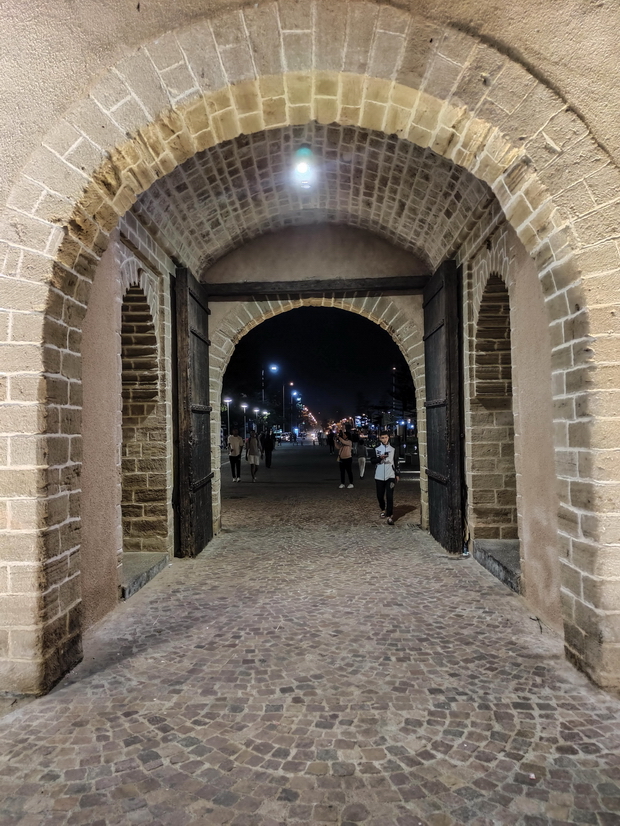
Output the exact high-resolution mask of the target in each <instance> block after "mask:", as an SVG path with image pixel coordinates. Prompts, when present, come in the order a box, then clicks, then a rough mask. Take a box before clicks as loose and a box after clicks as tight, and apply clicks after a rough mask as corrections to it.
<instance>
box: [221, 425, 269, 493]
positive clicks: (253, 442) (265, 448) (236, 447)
mask: <svg viewBox="0 0 620 826" xmlns="http://www.w3.org/2000/svg"><path fill="white" fill-rule="evenodd" d="M275 446H276V437H275V436H274V435H273V432H272V431H271V430H269V431H266V432H264V433H261V434H260V436H259V435H257V433H256V431H255V430H254V429H252V430H250V433H249V436H248V438H247V439H246V440H245V442H244V441H243V439H242V438H241V436H240V435H239V430H238V429H237V428H236V427H235V428H233V432H232V434H231V435H230V436H229V437H228V458H229V459H230V469H231V471H232V477H233V482H240V481H241V455H242V453H243V452H244V450H245V460H246V462H249V464H250V475H251V477H252V481H253V482H256V475H257V473H258V468H259V466H260V461H261V459H262V458H263V457H264V458H265V467H268V468H270V467H271V456H272V453H273V451H274V448H275Z"/></svg>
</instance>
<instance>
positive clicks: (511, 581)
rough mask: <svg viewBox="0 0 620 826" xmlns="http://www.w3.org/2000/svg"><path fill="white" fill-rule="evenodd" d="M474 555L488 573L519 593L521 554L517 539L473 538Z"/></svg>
mask: <svg viewBox="0 0 620 826" xmlns="http://www.w3.org/2000/svg"><path fill="white" fill-rule="evenodd" d="M473 544H474V557H475V559H476V560H477V561H478V562H479V563H480V564H481V565H482V566H483V568H486V569H487V571H489V573H491V574H493V576H494V577H497V579H499V580H500V581H501V582H503V583H504V584H505V585H507V586H508V587H509V588H510V589H511V590H513V591H515V592H516V593H517V594H520V593H521V556H520V553H519V540H518V539H475V540H474V543H473Z"/></svg>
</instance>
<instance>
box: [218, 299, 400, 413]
mask: <svg viewBox="0 0 620 826" xmlns="http://www.w3.org/2000/svg"><path fill="white" fill-rule="evenodd" d="M270 364H277V365H278V367H279V370H278V372H277V373H276V374H273V373H269V371H268V369H266V370H265V381H266V383H267V384H266V396H270V397H271V398H272V399H273V400H274V401H275V399H276V397H277V398H278V399H279V400H280V402H279V403H280V405H281V399H282V385H283V384H286V385H287V391H288V392H290V390H291V389H295V390H298V391H299V392H300V393H301V395H302V398H303V403H304V404H305V405H307V406H308V408H309V409H310V411H311V412H312V413H313V414H314V416H316V418H317V420H318V421H319V422H320V421H321V420H322V419H327V418H338V419H339V418H342V417H344V416H353V415H356V414H358V413H362V412H365V411H363V410H359V409H357V408H359V407H360V406H361V405H363V403H364V401H367V402H370V403H371V404H377V405H380V404H385V405H386V406H391V404H390V398H391V397H390V392H391V389H392V367H394V366H395V367H397V368H398V369H401V370H402V369H406V363H405V360H404V358H403V356H402V355H401V353H400V351H399V349H398V348H397V346H396V344H394V342H393V341H392V339H391V337H390V336H389V335H388V333H386V332H385V331H384V330H382V329H381V328H380V327H379V326H377V325H376V324H374V323H373V322H372V321H369V320H368V319H366V318H363V317H362V316H359V315H357V314H355V313H351V312H348V311H346V310H336V309H330V308H324V307H300V308H299V309H296V310H291V311H289V312H286V313H282V314H280V315H278V316H276V317H275V318H272V319H269V320H267V321H265V322H263V323H262V324H259V326H258V327H255V328H254V329H253V330H251V331H250V332H249V333H248V334H247V335H246V336H244V338H242V339H241V341H240V342H239V344H238V345H237V347H236V349H235V352H234V353H233V356H232V358H231V361H230V364H229V366H228V369H227V371H226V374H225V376H224V393H223V396H224V397H225V396H226V395H229V396H230V397H231V398H232V399H233V400H234V402H233V404H231V412H232V410H233V408H234V407H235V405H236V404H237V403H240V402H241V398H240V397H241V395H242V394H243V393H247V394H248V396H249V397H250V398H251V399H256V400H257V401H258V400H260V374H261V366H262V365H265V367H266V368H268V366H269V365H270ZM291 381H292V382H294V388H290V387H289V382H291ZM287 396H288V393H287ZM288 403H289V402H288V400H287V405H288Z"/></svg>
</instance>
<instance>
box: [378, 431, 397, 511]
mask: <svg viewBox="0 0 620 826" xmlns="http://www.w3.org/2000/svg"><path fill="white" fill-rule="evenodd" d="M379 441H380V444H378V445H377V447H376V448H375V455H374V457H373V460H372V461H373V464H376V470H375V485H376V487H377V500H378V502H379V507H380V509H381V513H380V516H381V518H382V519H383V518H384V517H386V522H387V523H388V525H393V524H394V488H395V487H396V483H397V482H398V479H399V472H398V465H397V464H396V451H395V450H394V448H393V447H392V445H391V444H390V434H389V433H388V432H387V430H383V431H382V432H381V433H380V434H379Z"/></svg>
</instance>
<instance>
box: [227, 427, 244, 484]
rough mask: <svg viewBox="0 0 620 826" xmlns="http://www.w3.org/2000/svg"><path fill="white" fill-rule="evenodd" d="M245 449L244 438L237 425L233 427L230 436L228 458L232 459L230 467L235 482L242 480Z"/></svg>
mask: <svg viewBox="0 0 620 826" xmlns="http://www.w3.org/2000/svg"><path fill="white" fill-rule="evenodd" d="M242 450H243V439H242V438H241V436H240V435H239V431H238V430H237V428H236V427H233V432H232V435H230V436H229V437H228V458H229V459H230V469H231V471H232V477H233V482H240V481H241V451H242Z"/></svg>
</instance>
